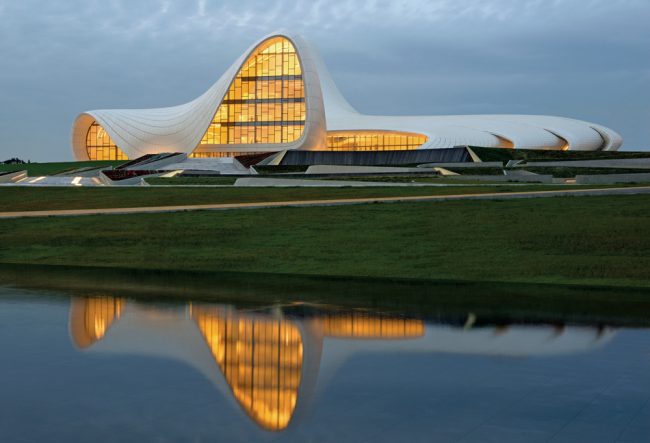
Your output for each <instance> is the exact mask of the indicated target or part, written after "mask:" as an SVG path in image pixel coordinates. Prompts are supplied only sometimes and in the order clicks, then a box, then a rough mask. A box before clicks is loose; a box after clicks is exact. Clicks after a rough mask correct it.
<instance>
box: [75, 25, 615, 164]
mask: <svg viewBox="0 0 650 443" xmlns="http://www.w3.org/2000/svg"><path fill="white" fill-rule="evenodd" d="M621 144H622V138H621V136H620V135H619V134H617V133H616V132H614V131H613V130H611V129H609V128H606V127H604V126H601V125H597V124H595V123H589V122H584V121H580V120H574V119H569V118H563V117H551V116H538V115H454V116H415V117H411V116H374V115H373V116H371V115H363V114H360V113H358V112H357V111H356V110H355V109H354V108H353V107H352V106H350V104H349V103H348V102H347V101H346V100H345V99H344V98H343V96H342V95H341V93H340V92H339V91H338V89H337V87H336V85H335V84H334V81H333V80H332V78H331V77H330V75H329V73H328V71H327V69H326V67H325V65H324V63H323V62H322V60H321V58H320V56H319V55H318V53H317V51H316V50H315V49H314V48H312V47H311V46H310V45H309V44H308V43H307V42H306V41H305V40H304V39H303V38H301V37H300V36H296V35H292V34H289V33H284V32H283V33H275V34H272V35H270V36H267V37H265V38H263V39H261V40H260V41H259V42H257V43H256V44H254V45H252V46H251V47H250V48H249V49H248V50H247V51H246V52H245V53H244V54H243V55H242V56H241V57H240V58H239V59H238V60H237V61H235V63H234V64H233V65H232V66H231V67H230V68H229V69H228V70H227V71H226V72H225V73H224V74H223V75H222V76H221V78H220V79H219V80H218V81H217V82H216V83H215V84H214V85H212V87H210V89H208V90H207V91H206V92H205V93H204V94H203V95H201V96H200V97H198V98H196V99H195V100H193V101H191V102H189V103H186V104H184V105H180V106H174V107H169V108H159V109H125V110H97V111H87V112H84V113H82V114H80V115H79V116H78V117H77V118H76V120H75V122H74V124H73V127H72V150H73V152H74V156H75V158H76V159H78V160H89V159H90V160H118V159H134V158H137V157H140V156H143V155H146V154H157V153H162V152H181V153H188V154H191V155H192V156H194V157H223V156H233V155H239V154H246V153H258V152H275V151H283V150H289V149H301V150H321V151H359V150H361V151H364V150H365V151H375V150H387V151H390V150H405V149H437V148H451V147H454V146H464V145H469V146H483V147H499V148H518V149H555V150H567V149H570V150H605V151H614V150H617V149H618V148H619V147H620V146H621Z"/></svg>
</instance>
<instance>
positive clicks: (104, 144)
mask: <svg viewBox="0 0 650 443" xmlns="http://www.w3.org/2000/svg"><path fill="white" fill-rule="evenodd" d="M86 152H87V153H88V158H89V159H90V160H93V161H94V160H128V157H127V156H126V154H124V152H122V150H121V149H120V148H118V147H117V145H116V144H115V142H113V140H112V139H111V137H110V136H109V135H108V133H107V132H106V131H105V130H104V128H102V127H101V126H100V125H99V123H97V122H92V124H91V125H90V127H89V128H88V133H87V134H86Z"/></svg>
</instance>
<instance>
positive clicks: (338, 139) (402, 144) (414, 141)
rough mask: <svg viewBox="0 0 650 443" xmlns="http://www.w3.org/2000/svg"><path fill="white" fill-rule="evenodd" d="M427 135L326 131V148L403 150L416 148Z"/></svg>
mask: <svg viewBox="0 0 650 443" xmlns="http://www.w3.org/2000/svg"><path fill="white" fill-rule="evenodd" d="M427 139H428V138H427V136H426V135H422V134H416V133H412V132H398V131H327V149H329V150H332V151H403V150H411V149H417V148H419V147H420V146H422V145H423V144H424V143H426V142H427Z"/></svg>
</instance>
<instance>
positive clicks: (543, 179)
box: [445, 174, 553, 183]
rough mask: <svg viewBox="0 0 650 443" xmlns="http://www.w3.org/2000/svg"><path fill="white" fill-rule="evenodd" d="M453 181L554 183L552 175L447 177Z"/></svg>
mask: <svg viewBox="0 0 650 443" xmlns="http://www.w3.org/2000/svg"><path fill="white" fill-rule="evenodd" d="M445 178H448V179H452V180H469V181H484V182H506V183H507V182H516V183H553V176H552V175H541V174H540V175H447V176H445Z"/></svg>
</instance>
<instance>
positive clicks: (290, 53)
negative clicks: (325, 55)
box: [192, 37, 307, 156]
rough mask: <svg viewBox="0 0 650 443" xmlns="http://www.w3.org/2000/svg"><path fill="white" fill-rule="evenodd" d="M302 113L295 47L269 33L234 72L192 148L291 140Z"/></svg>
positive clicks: (298, 134) (298, 129)
mask: <svg viewBox="0 0 650 443" xmlns="http://www.w3.org/2000/svg"><path fill="white" fill-rule="evenodd" d="M306 113H307V111H306V108H305V84H304V81H303V77H302V69H301V66H300V61H299V59H298V55H297V54H296V49H295V47H294V46H293V44H292V43H291V42H290V41H289V40H287V39H286V38H283V37H275V38H272V39H269V40H267V41H265V42H264V43H262V44H261V45H260V46H258V47H257V48H256V49H255V51H254V52H253V54H252V55H251V56H250V57H249V58H248V59H247V60H246V62H245V63H244V64H243V66H242V68H241V70H240V71H239V73H238V74H237V76H236V77H235V78H234V80H233V82H232V84H231V85H230V88H229V89H228V92H227V93H226V95H225V98H224V100H223V101H222V102H221V105H220V106H219V108H218V109H217V112H216V113H215V115H214V118H213V120H212V123H211V124H210V126H209V128H208V130H207V131H206V133H205V135H204V136H203V139H202V140H201V143H200V145H199V148H198V152H197V153H196V154H199V152H201V151H202V150H201V145H250V144H256V143H257V144H259V143H264V144H276V143H291V142H293V141H296V140H298V139H299V138H300V137H301V136H302V133H303V131H304V127H305V118H306ZM201 153H202V154H203V155H205V153H204V152H201ZM192 156H196V155H195V154H192Z"/></svg>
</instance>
